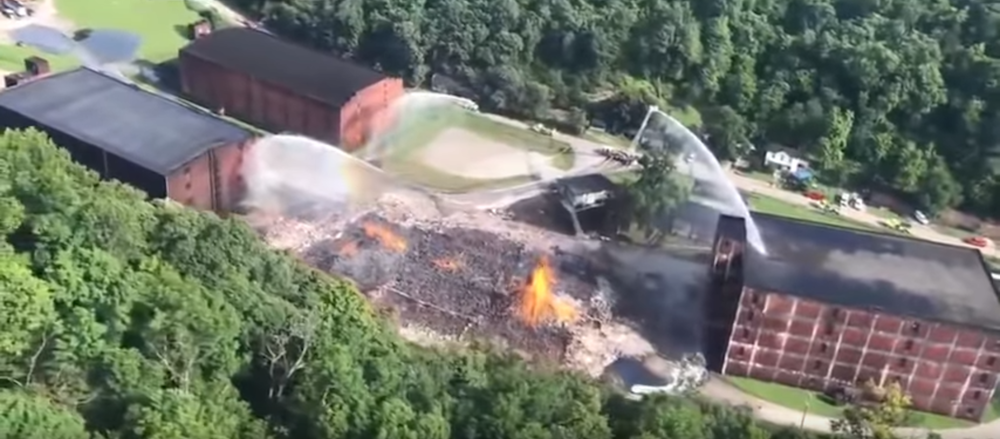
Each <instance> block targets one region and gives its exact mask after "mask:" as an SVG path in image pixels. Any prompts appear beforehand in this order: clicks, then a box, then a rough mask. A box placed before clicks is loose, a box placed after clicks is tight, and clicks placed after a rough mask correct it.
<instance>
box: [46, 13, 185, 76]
mask: <svg viewBox="0 0 1000 439" xmlns="http://www.w3.org/2000/svg"><path fill="white" fill-rule="evenodd" d="M55 2H56V9H58V11H59V15H60V16H62V17H64V18H66V19H67V20H69V21H71V22H73V24H74V25H75V26H76V27H77V28H78V29H119V30H124V31H129V32H134V33H136V34H137V35H139V36H140V37H142V48H141V49H140V55H139V57H140V58H141V59H144V60H147V61H150V62H153V63H160V62H163V61H167V60H170V59H173V58H176V57H177V51H178V50H179V49H180V48H181V46H183V45H185V44H187V42H188V40H187V38H185V37H184V35H182V32H183V31H184V30H185V28H186V27H187V25H188V24H190V23H193V22H195V21H197V20H198V14H196V13H194V12H192V11H190V10H188V9H187V7H186V6H185V5H184V1H183V0H55Z"/></svg>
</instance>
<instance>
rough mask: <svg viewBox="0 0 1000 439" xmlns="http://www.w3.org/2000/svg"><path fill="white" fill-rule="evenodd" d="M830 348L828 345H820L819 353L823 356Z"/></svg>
mask: <svg viewBox="0 0 1000 439" xmlns="http://www.w3.org/2000/svg"><path fill="white" fill-rule="evenodd" d="M828 347H829V345H827V344H826V343H823V344H821V345H819V353H821V354H824V353H826V349H827V348H828Z"/></svg>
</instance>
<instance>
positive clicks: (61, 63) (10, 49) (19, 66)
mask: <svg viewBox="0 0 1000 439" xmlns="http://www.w3.org/2000/svg"><path fill="white" fill-rule="evenodd" d="M31 56H40V57H42V58H45V59H47V60H48V61H49V67H50V68H51V69H52V71H54V72H58V71H63V70H69V69H72V68H73V67H76V66H79V65H80V61H77V59H76V58H75V57H73V56H59V55H52V54H49V53H44V52H42V51H40V50H36V49H33V48H30V47H18V46H12V45H7V44H0V69H3V70H6V71H9V72H20V71H23V70H24V59H25V58H28V57H31Z"/></svg>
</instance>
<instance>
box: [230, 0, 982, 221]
mask: <svg viewBox="0 0 1000 439" xmlns="http://www.w3.org/2000/svg"><path fill="white" fill-rule="evenodd" d="M234 3H236V4H238V5H240V6H241V7H243V9H245V10H247V11H249V12H250V13H251V14H254V15H256V16H259V17H261V18H262V19H263V21H264V22H265V23H266V24H267V25H268V26H269V27H270V28H271V29H273V30H275V31H277V32H279V33H281V34H283V35H285V36H288V37H290V38H293V39H296V40H299V41H302V42H306V43H309V44H311V45H313V46H315V47H318V48H322V49H326V50H330V51H333V52H336V53H339V54H342V55H344V56H348V57H351V58H354V59H356V60H359V61H361V62H364V63H366V64H369V65H372V66H375V67H377V68H380V69H382V70H384V71H386V72H388V73H391V74H395V75H399V76H402V77H404V78H406V79H407V80H408V81H409V82H410V83H411V84H413V85H420V86H426V85H429V83H430V79H431V78H432V77H438V76H440V77H447V78H449V79H450V80H452V81H451V82H454V83H458V84H462V85H464V86H465V87H466V89H467V90H469V92H470V93H471V94H474V95H475V96H474V97H475V98H476V99H478V100H479V101H480V103H481V105H483V106H484V107H485V108H489V109H492V110H496V111H505V112H509V113H517V114H519V115H521V116H525V117H534V118H544V117H545V115H547V114H550V113H551V111H550V110H552V109H560V110H564V111H563V112H562V113H564V114H569V115H570V118H571V119H572V118H577V119H580V120H581V121H583V120H586V118H582V117H580V116H579V115H581V114H583V113H584V112H585V111H586V112H590V115H591V117H595V116H597V117H600V118H602V119H605V122H607V125H608V126H609V127H612V129H621V127H623V126H629V125H632V126H634V125H636V124H637V123H638V122H637V119H638V118H639V117H641V116H642V114H643V110H644V106H643V105H638V104H640V103H642V104H648V103H656V104H660V105H661V107H663V108H684V107H685V106H687V105H692V106H693V107H695V108H696V109H698V110H700V114H701V119H702V120H703V122H704V126H703V127H702V129H703V130H704V131H706V132H707V133H709V134H711V145H710V146H711V147H712V148H713V149H714V150H715V151H716V153H717V154H718V155H719V156H721V157H723V158H731V157H733V156H737V155H742V154H743V153H745V151H743V149H745V148H744V147H743V145H747V144H748V141H752V142H753V144H755V145H757V146H758V150H761V149H762V148H761V146H768V145H775V144H777V145H783V146H787V147H793V148H798V149H800V150H802V151H803V152H804V153H806V154H809V156H811V157H812V158H813V161H814V163H815V164H816V166H817V167H818V168H821V170H822V171H823V172H822V175H823V176H824V177H825V178H827V179H829V180H830V181H831V182H832V183H836V184H845V183H857V184H864V185H867V186H868V187H876V188H884V189H888V190H891V191H894V192H896V193H899V194H903V195H908V196H909V197H910V199H911V201H913V202H915V203H917V204H918V205H919V206H920V207H923V208H925V209H928V210H932V211H934V210H938V209H941V208H943V207H946V206H957V205H962V206H964V207H966V208H969V209H972V210H974V211H977V212H980V213H984V214H1000V168H998V164H1000V162H998V161H997V160H996V159H997V154H998V152H1000V151H998V143H1000V128H998V127H1000V38H998V32H1000V1H997V0H927V1H926V2H923V1H913V0H616V1H609V0H552V1H537V0H425V1H416V2H414V1H410V0H234ZM598 103H603V104H604V105H597V104H598ZM608 119H611V120H608Z"/></svg>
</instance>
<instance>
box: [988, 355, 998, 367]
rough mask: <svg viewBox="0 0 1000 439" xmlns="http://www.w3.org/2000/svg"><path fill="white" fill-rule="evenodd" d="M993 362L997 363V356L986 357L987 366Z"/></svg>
mask: <svg viewBox="0 0 1000 439" xmlns="http://www.w3.org/2000/svg"><path fill="white" fill-rule="evenodd" d="M994 364H997V357H993V356H990V357H986V365H987V366H992V365H994Z"/></svg>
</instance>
